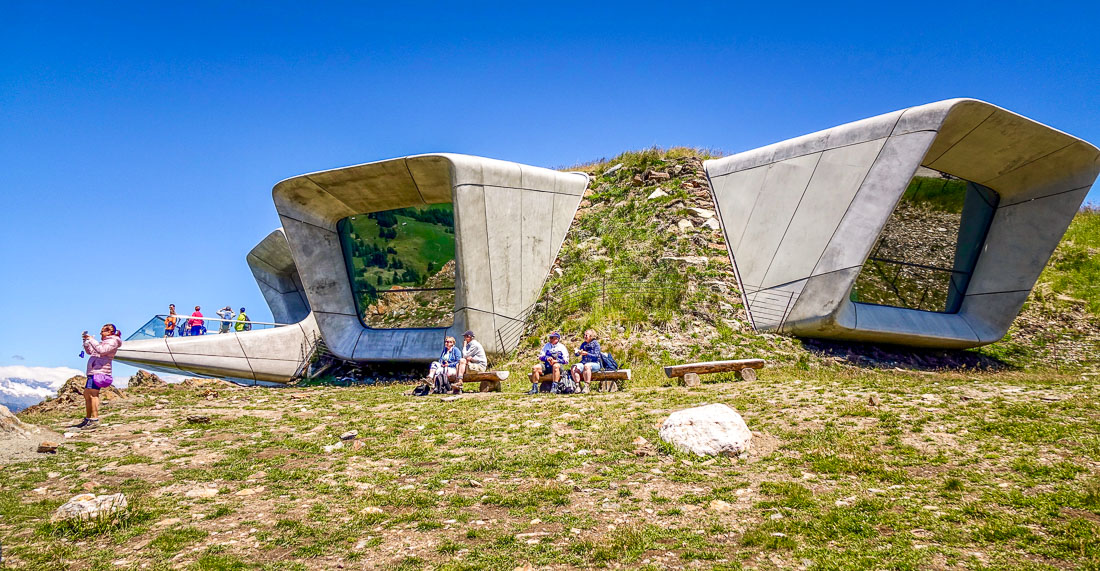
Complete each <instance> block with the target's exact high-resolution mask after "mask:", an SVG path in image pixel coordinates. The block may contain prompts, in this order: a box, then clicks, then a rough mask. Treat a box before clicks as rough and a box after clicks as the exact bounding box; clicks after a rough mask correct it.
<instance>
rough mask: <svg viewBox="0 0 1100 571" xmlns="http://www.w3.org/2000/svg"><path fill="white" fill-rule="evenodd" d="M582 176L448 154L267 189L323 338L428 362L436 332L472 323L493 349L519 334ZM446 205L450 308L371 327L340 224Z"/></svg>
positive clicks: (435, 350)
mask: <svg viewBox="0 0 1100 571" xmlns="http://www.w3.org/2000/svg"><path fill="white" fill-rule="evenodd" d="M587 186H588V177H587V175H585V174H583V173H563V172H557V171H552V170H549V169H544V168H539V167H532V166H527V165H520V164H517V163H510V162H506V161H499V160H494V159H487V158H482V157H473V156H468V155H456V154H433V155H416V156H410V157H403V158H397V159H391V160H386V161H379V162H374V163H367V164H363V165H356V166H351V167H345V168H339V169H333V170H327V171H321V172H316V173H310V174H305V175H301V176H296V177H293V178H289V179H287V180H284V181H282V182H280V183H278V184H277V185H275V188H274V190H273V191H272V195H273V197H274V200H275V208H276V210H277V211H278V213H279V216H280V218H281V220H282V224H283V230H284V232H285V233H286V238H287V241H288V242H289V245H290V251H291V255H292V257H293V259H294V261H295V262H296V265H297V267H298V273H299V274H300V276H301V282H302V286H303V288H304V289H303V291H304V293H305V297H306V300H307V302H308V304H309V307H310V308H311V309H312V315H313V317H314V318H315V319H316V322H317V326H318V328H319V330H320V333H321V336H322V337H323V338H324V341H325V344H326V346H327V347H328V349H329V351H331V352H332V353H333V354H334V355H336V356H338V357H341V358H345V359H354V360H358V361H427V360H431V359H433V358H436V357H437V356H438V354H439V350H440V347H441V346H442V338H443V336H444V335H453V336H456V337H457V336H459V335H460V334H461V333H462V332H463V331H465V330H466V329H473V330H474V331H475V332H477V335H478V339H479V340H480V341H481V342H482V344H483V345H484V346H485V349H486V351H488V352H489V353H501V352H503V351H506V350H508V349H511V348H512V347H514V346H515V344H516V343H518V341H519V339H518V336H516V335H502V334H501V332H502V331H506V330H511V329H515V326H516V324H517V323H518V324H519V325H520V326H522V319H523V314H524V312H525V311H526V310H527V309H528V308H529V307H530V306H531V305H533V304H534V302H535V301H536V300H537V297H538V294H539V292H540V290H541V289H542V286H543V284H544V283H545V280H546V277H547V276H548V274H549V272H550V267H551V266H552V264H553V261H554V259H555V258H556V257H557V253H558V249H559V248H560V247H561V244H562V241H563V240H564V239H565V234H566V232H567V231H568V229H569V225H570V223H571V222H572V220H573V216H574V214H575V213H576V210H577V207H578V205H579V204H580V200H581V196H582V195H583V194H584V190H585V188H587ZM438 203H453V207H454V216H455V261H456V276H455V316H454V324H453V325H452V326H451V327H449V328H445V329H371V328H368V327H365V326H364V325H363V323H362V321H361V320H360V318H359V316H358V314H357V311H356V306H355V299H354V297H353V294H352V287H351V282H350V280H349V274H348V270H347V267H346V263H345V261H344V257H343V255H342V253H341V249H340V241H339V237H338V235H337V229H336V224H337V222H338V221H339V220H341V219H343V218H345V217H348V216H353V215H358V214H365V213H370V212H380V211H384V210H392V209H396V208H406V207H411V206H423V205H427V204H438Z"/></svg>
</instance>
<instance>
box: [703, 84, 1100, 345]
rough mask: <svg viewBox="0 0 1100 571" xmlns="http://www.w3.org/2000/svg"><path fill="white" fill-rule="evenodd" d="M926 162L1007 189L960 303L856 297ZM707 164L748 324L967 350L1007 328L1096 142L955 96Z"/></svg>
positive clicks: (1086, 172)
mask: <svg viewBox="0 0 1100 571" xmlns="http://www.w3.org/2000/svg"><path fill="white" fill-rule="evenodd" d="M922 165H923V166H926V167H929V168H933V169H936V170H939V171H942V172H946V173H949V174H952V175H955V176H957V177H961V178H964V179H967V180H971V181H973V182H976V183H979V184H982V185H984V186H986V187H989V188H992V189H993V190H995V191H997V193H999V194H1000V196H1001V202H1000V203H999V205H998V207H997V209H996V212H995V214H994V217H993V221H992V224H991V226H990V229H989V231H988V233H987V236H986V240H985V244H984V247H983V249H982V251H981V254H980V256H979V257H978V261H977V265H976V266H975V269H974V271H973V274H972V278H971V280H970V284H969V286H968V288H967V290H966V292H965V297H964V299H963V302H962V305H961V308H960V310H959V311H958V313H954V314H944V313H932V312H926V311H917V310H911V309H902V308H896V307H886V306H878V305H866V304H859V303H853V302H851V301H850V300H849V293H850V291H851V289H852V286H853V285H854V283H855V280H856V277H857V275H858V274H859V271H860V269H861V268H862V265H863V263H864V262H865V260H866V259H867V256H868V254H869V253H870V250H871V248H872V246H873V245H874V243H875V241H876V239H877V238H878V236H879V234H880V233H881V232H882V229H883V227H884V225H885V224H886V221H887V219H888V218H889V216H890V214H891V213H892V212H893V210H894V208H895V207H896V205H897V203H898V201H899V200H900V198H901V196H902V194H903V193H904V192H905V189H906V187H907V186H908V184H909V181H910V180H911V179H912V177H913V174H914V173H915V171H916V170H917V167H919V166H922ZM704 168H705V169H706V171H707V175H708V177H709V178H710V181H711V187H712V189H713V192H714V197H715V202H716V204H717V206H718V211H719V216H720V219H721V221H722V226H723V230H724V232H725V234H726V239H727V243H728V246H729V249H730V256H731V259H732V260H733V261H734V265H735V267H736V270H737V274H738V278H739V280H740V281H741V286H742V292H743V295H744V298H745V306H746V308H747V310H748V312H749V315H750V316H751V319H752V322H753V325H754V327H756V328H757V329H761V330H780V331H784V332H788V333H793V334H796V335H802V336H807V337H825V338H837V339H850V340H859V341H875V342H889V343H901V344H909V345H922V346H930V347H972V346H976V345H982V344H986V343H992V342H994V341H996V340H998V339H1000V338H1001V337H1003V336H1004V334H1005V333H1006V332H1007V330H1008V327H1009V325H1010V324H1011V323H1012V320H1013V319H1014V318H1015V316H1016V315H1017V313H1019V310H1020V308H1021V307H1022V305H1023V303H1024V301H1025V300H1026V298H1027V295H1028V293H1029V292H1030V291H1031V288H1032V287H1033V286H1034V284H1035V281H1036V279H1038V277H1039V273H1040V272H1041V271H1042V269H1043V266H1044V265H1045V264H1046V262H1047V260H1048V259H1049V257H1050V255H1051V254H1052V253H1053V251H1054V248H1055V247H1056V246H1057V245H1058V241H1059V240H1060V239H1061V237H1062V235H1063V234H1064V233H1065V230H1066V228H1067V227H1068V225H1069V222H1070V220H1071V219H1072V218H1073V216H1074V214H1075V213H1076V212H1077V210H1078V208H1079V207H1080V205H1081V203H1082V201H1083V200H1084V198H1085V195H1086V194H1087V193H1088V190H1089V188H1090V187H1091V186H1092V183H1093V181H1094V180H1095V179H1096V176H1097V173H1098V172H1100V151H1098V150H1097V148H1096V147H1094V146H1092V145H1091V144H1089V143H1087V142H1085V141H1082V140H1080V139H1077V138H1075V137H1073V136H1071V135H1067V134H1066V133H1063V132H1061V131H1058V130H1056V129H1052V128H1050V127H1047V126H1046V125H1043V124H1041V123H1038V122H1035V121H1033V120H1031V119H1028V118H1026V117H1023V116H1020V115H1017V114H1015V113H1012V112H1011V111H1007V110H1005V109H1002V108H1000V107H997V106H995V105H991V104H989V103H985V102H983V101H978V100H974V99H951V100H947V101H940V102H937V103H931V104H928V105H921V106H918V107H912V108H909V109H904V110H901V111H895V112H893V113H887V114H885V115H880V116H878V117H873V118H870V119H865V120H862V121H857V122H854V123H849V124H846V125H841V126H839V127H834V128H832V129H827V130H825V131H820V132H817V133H813V134H810V135H805V136H803V137H798V138H796V139H791V140H789V141H784V142H781V143H776V144H774V145H769V146H767V147H763V148H760V149H755V150H752V151H748V152H745V153H740V154H737V155H733V156H729V157H725V158H722V159H716V160H710V161H706V162H705V163H704Z"/></svg>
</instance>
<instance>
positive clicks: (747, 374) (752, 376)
mask: <svg viewBox="0 0 1100 571" xmlns="http://www.w3.org/2000/svg"><path fill="white" fill-rule="evenodd" d="M737 378H739V379H741V380H742V381H755V380H756V369H748V368H745V369H741V370H740V371H737Z"/></svg>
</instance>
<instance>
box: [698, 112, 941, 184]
mask: <svg viewBox="0 0 1100 571" xmlns="http://www.w3.org/2000/svg"><path fill="white" fill-rule="evenodd" d="M897 126H898V123H897V121H894V127H895V128H896V127H897ZM835 128H836V127H833V129H835ZM924 132H932V133H935V132H936V130H935V129H918V130H916V131H909V132H908V133H902V134H901V135H886V136H885V137H875V138H874V139H867V140H864V141H857V142H855V143H848V144H845V145H837V146H835V147H828V148H825V149H821V150H819V151H809V152H806V153H802V154H801V155H791V156H789V157H787V158H785V159H783V160H779V161H774V160H773V161H772V162H770V163H763V164H759V165H756V166H754V167H749V168H744V169H740V170H735V171H730V172H727V173H722V174H716V175H714V177H713V178H722V177H724V176H729V175H731V174H737V173H739V172H744V171H748V170H752V169H758V168H760V167H766V166H768V165H774V164H775V163H781V162H783V161H789V160H791V159H797V158H799V157H804V156H806V155H812V154H814V153H824V152H825V151H831V150H833V149H843V148H844V147H851V146H852V145H860V144H863V143H870V142H871V141H877V140H879V139H889V138H890V137H901V136H904V135H909V134H911V133H924ZM785 142H786V141H779V143H785ZM779 143H772V144H773V145H778V144H779ZM754 150H756V149H751V150H748V151H745V152H746V153H751V152H752V151H754ZM738 154H742V153H738ZM736 156H737V155H730V157H736ZM726 158H729V157H722V158H721V159H710V160H714V161H720V160H722V159H726ZM707 178H712V177H710V175H707Z"/></svg>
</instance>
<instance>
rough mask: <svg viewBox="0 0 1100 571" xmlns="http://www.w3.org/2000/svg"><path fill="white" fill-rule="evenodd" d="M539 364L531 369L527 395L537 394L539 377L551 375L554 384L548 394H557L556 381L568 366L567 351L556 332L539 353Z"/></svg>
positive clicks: (559, 334)
mask: <svg viewBox="0 0 1100 571" xmlns="http://www.w3.org/2000/svg"><path fill="white" fill-rule="evenodd" d="M539 361H541V362H540V364H538V365H535V366H534V368H532V369H531V390H530V391H529V392H528V393H527V394H529V395H533V394H536V393H538V392H539V377H541V376H542V375H552V376H553V377H552V378H553V381H554V383H553V384H552V385H550V392H552V393H557V392H558V391H557V388H558V381H560V380H561V374H562V371H563V369H564V370H566V371H568V369H565V367H568V366H569V349H566V348H565V345H562V342H561V333H558V332H557V331H555V332H553V333H551V334H550V338H549V341H548V342H547V343H546V344H545V345H543V346H542V350H541V351H539Z"/></svg>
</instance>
